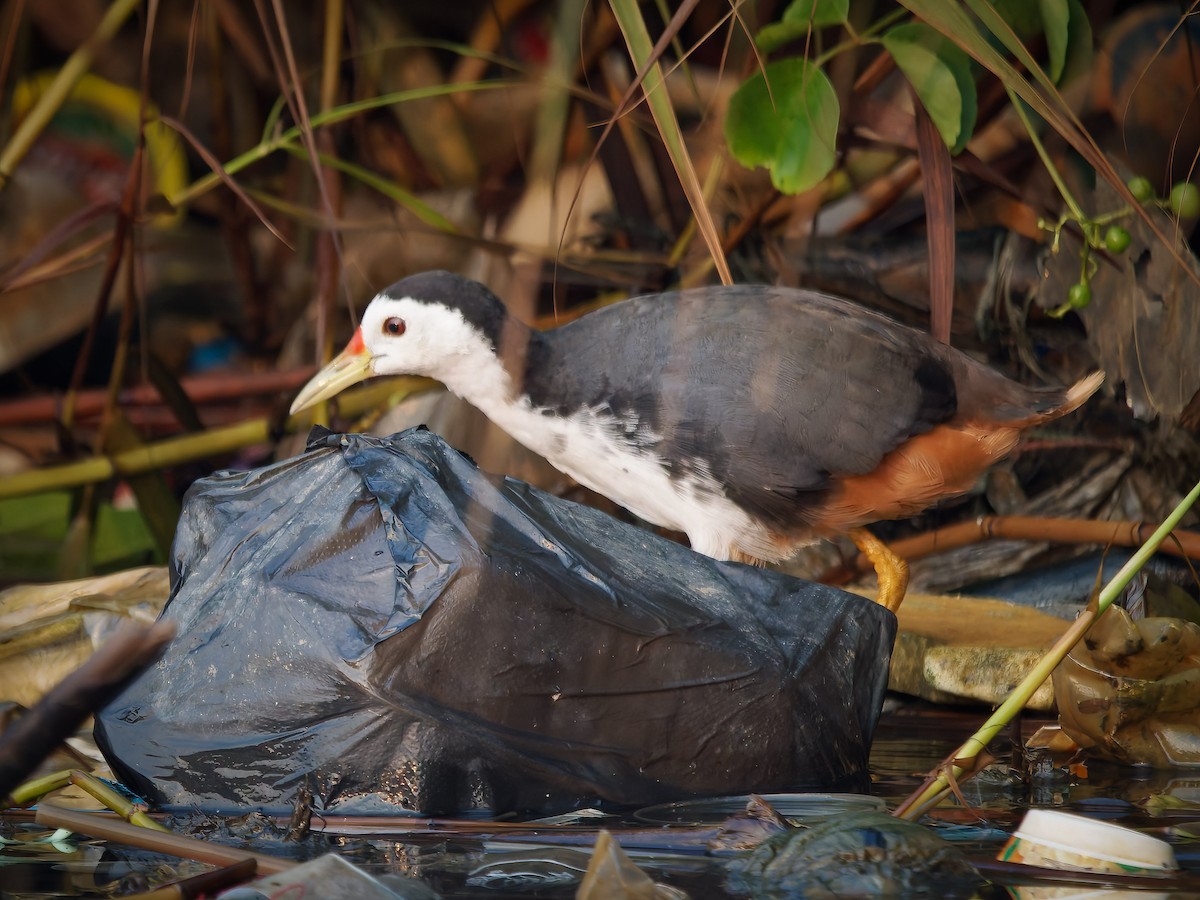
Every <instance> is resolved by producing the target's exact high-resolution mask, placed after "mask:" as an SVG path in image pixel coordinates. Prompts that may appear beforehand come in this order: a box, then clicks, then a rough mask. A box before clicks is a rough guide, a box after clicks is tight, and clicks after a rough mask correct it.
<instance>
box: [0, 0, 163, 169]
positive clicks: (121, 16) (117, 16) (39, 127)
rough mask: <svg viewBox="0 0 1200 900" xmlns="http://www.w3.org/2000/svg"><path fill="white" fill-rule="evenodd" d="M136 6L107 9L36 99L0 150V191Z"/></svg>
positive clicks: (121, 0) (123, 3)
mask: <svg viewBox="0 0 1200 900" xmlns="http://www.w3.org/2000/svg"><path fill="white" fill-rule="evenodd" d="M140 5H141V0H116V2H114V3H113V4H112V5H111V6H109V8H108V11H107V12H106V13H105V14H104V18H102V19H101V20H100V24H99V25H97V26H96V30H95V31H94V32H93V33H92V35H91V37H89V38H88V39H87V40H86V41H84V42H83V43H82V44H80V45H79V47H78V48H76V50H75V52H74V53H72V54H71V55H70V57H68V59H67V61H66V62H65V63H63V65H62V68H60V69H59V70H58V74H57V75H55V76H54V80H53V81H52V82H50V86H49V87H48V88H47V89H46V92H45V93H44V94H42V95H41V97H39V98H38V101H37V103H36V104H34V107H33V109H31V110H30V111H29V114H28V115H26V116H25V118H24V119H22V120H21V124H20V125H19V126H18V127H17V130H16V132H15V133H14V134H13V136H12V138H11V140H9V142H8V144H7V146H5V148H4V151H3V152H2V153H0V190H3V189H4V186H5V185H6V184H7V183H8V180H9V178H11V177H12V173H13V170H14V169H16V167H17V164H18V163H19V162H20V161H21V160H22V159H24V157H25V154H26V153H28V152H29V150H30V149H31V148H32V147H33V145H34V143H35V142H36V141H37V138H38V135H40V134H41V133H42V131H43V130H44V129H45V127H46V126H47V125H49V124H50V121H51V120H52V119H53V118H54V114H55V113H56V112H58V110H59V108H60V107H61V106H62V105H63V102H64V101H65V100H66V99H67V96H68V95H69V94H70V93H71V90H72V89H73V88H74V87H75V85H76V84H78V83H79V79H81V78H82V77H83V76H84V75H86V74H87V70H88V69H90V68H91V66H92V59H93V58H94V57H95V55H96V48H98V47H99V46H100V45H101V44H104V43H107V42H108V41H110V40H111V39H112V37H113V35H115V34H116V33H117V31H118V30H119V29H120V28H121V26H122V25H123V24H124V23H125V20H126V19H128V18H129V17H130V15H132V14H133V11H134V10H135V9H137V8H138V6H140Z"/></svg>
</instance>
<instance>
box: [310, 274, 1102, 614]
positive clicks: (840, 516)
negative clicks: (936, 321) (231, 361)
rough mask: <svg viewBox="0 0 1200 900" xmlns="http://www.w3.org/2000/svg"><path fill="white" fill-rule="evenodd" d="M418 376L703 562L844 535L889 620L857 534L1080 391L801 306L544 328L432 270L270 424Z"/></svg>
mask: <svg viewBox="0 0 1200 900" xmlns="http://www.w3.org/2000/svg"><path fill="white" fill-rule="evenodd" d="M397 374H408V375H425V376H428V377H430V378H434V379H437V380H438V381H440V382H442V383H443V384H444V385H445V386H446V387H447V388H449V389H450V390H451V391H452V392H454V393H455V394H458V395H459V396H461V397H462V398H463V399H465V400H467V401H468V402H469V403H471V404H473V405H474V406H476V407H478V408H479V409H480V410H481V411H482V412H483V413H484V414H486V415H487V416H488V418H490V419H491V420H492V421H493V422H495V423H496V424H497V425H499V426H500V427H501V428H503V429H504V430H505V431H506V432H508V433H509V434H510V435H511V436H512V437H513V438H515V439H516V440H518V441H520V442H521V443H522V444H524V445H525V446H527V447H528V448H530V449H531V450H533V451H535V452H536V453H539V454H541V455H542V456H544V457H545V458H546V459H547V460H549V461H550V462H551V463H552V464H553V465H555V466H556V467H557V468H559V469H561V470H562V471H563V472H565V473H567V474H568V475H570V476H571V477H572V478H574V479H576V480H577V481H578V482H580V483H581V484H583V485H585V486H587V487H589V488H591V489H592V490H594V491H597V492H598V493H600V494H603V495H604V496H606V497H609V498H610V499H612V500H613V501H615V502H616V503H619V504H620V505H621V506H624V507H625V508H627V509H628V510H630V511H631V512H633V513H635V514H636V515H638V516H640V517H641V518H642V519H645V520H646V521H647V522H650V523H652V524H655V525H660V526H663V527H666V528H671V529H675V530H676V531H682V532H684V533H686V534H687V536H688V538H689V540H690V541H691V544H692V547H693V549H695V550H696V551H698V552H700V553H704V554H707V555H708V556H712V557H715V558H717V559H731V560H740V561H742V562H776V561H779V560H782V559H785V558H786V557H788V556H790V555H791V554H792V552H793V551H794V550H795V549H797V548H798V547H800V546H802V545H805V544H808V543H811V542H812V541H813V540H815V539H817V538H820V537H826V536H832V535H836V534H838V533H848V534H850V536H851V537H852V538H853V539H854V540H855V543H856V544H858V546H859V547H860V549H862V550H863V551H864V552H865V553H867V555H868V556H870V557H871V559H872V561H873V562H874V563H875V567H876V571H877V572H878V574H879V576H880V602H881V603H883V604H884V605H886V606H888V607H889V608H892V609H894V608H895V607H896V606H897V605H898V604H899V602H900V600H901V599H902V598H903V596H904V588H905V585H906V583H907V567H906V566H905V565H904V564H903V563H902V562H901V561H900V560H898V559H897V558H896V557H895V556H894V555H892V554H891V553H890V551H888V550H887V549H886V547H884V546H883V545H882V543H880V542H879V541H877V540H875V539H874V538H872V537H871V535H870V533H869V532H867V531H866V530H865V529H863V528H862V527H861V526H863V525H865V524H866V523H868V522H874V521H878V520H880V519H889V518H897V517H902V516H907V515H914V514H916V513H917V512H919V511H921V510H923V509H925V508H926V507H927V506H929V505H930V504H932V503H934V502H935V501H936V500H938V499H940V498H942V497H946V496H950V495H953V494H958V493H962V492H964V491H966V490H968V489H969V488H970V487H971V486H972V484H973V483H974V482H975V479H976V477H977V476H978V475H979V474H980V473H981V472H982V471H983V470H984V469H986V468H987V467H988V466H990V465H991V464H992V463H994V462H996V461H997V460H999V459H1000V458H1002V457H1003V456H1005V455H1006V454H1007V453H1008V452H1009V451H1010V450H1012V448H1013V446H1014V445H1015V444H1016V443H1017V440H1018V438H1019V436H1020V433H1021V431H1022V430H1023V429H1025V428H1028V427H1029V426H1031V425H1036V424H1038V423H1041V422H1046V421H1048V420H1050V419H1054V418H1056V417H1058V416H1061V415H1064V414H1065V413H1068V412H1070V411H1071V410H1073V409H1075V408H1076V407H1078V406H1079V405H1080V404H1081V403H1083V402H1084V401H1085V400H1086V399H1087V398H1088V397H1089V396H1091V394H1092V393H1093V392H1095V390H1096V389H1097V388H1098V387H1099V386H1100V383H1101V381H1102V380H1103V373H1100V372H1096V373H1094V374H1092V375H1090V376H1088V377H1086V378H1084V379H1082V380H1081V381H1079V382H1078V383H1076V384H1075V385H1073V386H1072V387H1070V388H1066V389H1060V388H1045V387H1032V388H1031V387H1025V386H1023V385H1020V384H1018V383H1016V382H1015V381H1012V380H1010V379H1008V378H1006V377H1004V376H1003V375H1001V374H999V373H998V372H995V371H993V370H992V369H990V368H988V367H987V366H985V365H983V364H981V363H978V362H976V361H974V360H973V359H971V358H970V357H968V356H966V355H965V354H963V353H962V352H960V351H958V350H955V349H953V348H951V347H948V346H946V345H944V344H941V343H939V342H938V341H936V340H934V339H933V338H932V337H930V336H929V335H927V334H924V333H922V332H920V331H917V330H915V329H912V328H908V327H906V326H904V325H901V324H900V323H898V322H895V321H893V320H891V319H889V318H887V317H886V316H883V315H879V314H877V313H873V312H870V311H868V310H865V309H863V308H861V307H859V306H856V305H854V304H852V303H850V302H848V301H845V300H840V299H838V298H836V297H831V296H827V295H825V294H820V293H816V292H813V291H807V290H797V289H792V288H782V287H770V286H764V285H739V286H733V287H703V288H696V289H692V290H685V291H680V292H677V293H665V294H657V295H649V296H644V297H637V298H634V299H631V300H627V301H625V302H622V303H615V304H613V305H611V306H608V307H605V308H603V309H600V310H598V311H596V312H592V313H589V314H588V315H585V316H583V317H581V318H579V319H577V320H575V321H573V322H571V323H569V324H567V325H564V326H562V327H560V328H555V329H553V330H551V331H544V332H543V331H538V330H536V329H532V328H529V327H527V326H526V325H524V324H522V323H521V322H518V321H517V320H515V319H514V318H512V317H510V316H509V315H508V313H507V311H506V310H505V307H504V305H503V304H502V303H501V302H500V300H499V299H497V298H496V296H495V295H494V294H492V293H491V291H489V290H488V289H487V288H486V287H484V286H483V285H481V284H479V283H477V282H474V281H470V280H468V279H466V278H461V277H459V276H457V275H453V274H450V273H448V272H427V273H423V274H420V275H414V276H411V277H409V278H405V279H404V280H403V281H399V282H397V283H396V284H393V285H392V286H391V287H389V288H387V290H385V291H383V292H382V293H380V294H378V295H377V296H376V297H375V298H374V300H372V301H371V304H370V305H369V306H368V307H367V310H366V312H365V313H364V315H363V319H362V324H361V326H360V327H359V329H358V331H356V332H355V334H354V337H353V338H352V339H351V340H350V343H349V344H348V345H347V347H346V349H345V350H343V351H342V353H341V354H340V355H339V356H338V357H337V358H336V359H334V360H333V361H332V362H330V363H329V365H327V366H326V367H325V368H324V369H322V370H321V371H320V372H319V373H318V374H317V375H316V376H315V377H314V378H313V379H312V381H310V382H309V383H308V384H307V385H305V387H304V388H303V390H301V392H300V394H299V396H297V398H296V401H295V403H293V404H292V412H293V413H295V412H297V411H299V410H301V409H304V408H306V407H308V406H311V405H313V404H314V403H317V402H318V401H320V400H323V399H326V398H328V397H331V396H333V395H334V394H336V393H338V392H339V391H341V390H343V389H344V388H346V387H348V386H349V385H351V384H354V383H356V382H359V381H362V380H363V379H365V378H368V377H370V376H372V375H397Z"/></svg>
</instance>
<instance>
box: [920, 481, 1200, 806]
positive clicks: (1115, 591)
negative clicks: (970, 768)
mask: <svg viewBox="0 0 1200 900" xmlns="http://www.w3.org/2000/svg"><path fill="white" fill-rule="evenodd" d="M1197 499H1200V482H1197V484H1196V486H1195V487H1193V488H1192V490H1191V491H1190V492H1189V493H1188V495H1187V496H1186V497H1184V498H1183V500H1181V501H1180V502H1179V505H1178V506H1176V507H1175V509H1173V510H1172V511H1171V514H1170V515H1169V516H1167V518H1166V519H1165V520H1164V521H1163V523H1162V524H1161V525H1159V526H1158V528H1157V529H1155V532H1154V534H1152V535H1150V539H1149V540H1147V541H1146V543H1145V544H1143V545H1142V546H1141V547H1140V548H1139V549H1138V551H1137V552H1136V553H1134V554H1133V556H1131V557H1130V558H1129V561H1128V562H1126V563H1125V565H1123V566H1122V567H1121V570H1120V571H1119V572H1117V574H1116V575H1115V576H1114V577H1113V579H1112V580H1111V581H1109V583H1108V584H1106V585H1105V586H1104V588H1103V590H1101V591H1100V593H1099V595H1098V596H1097V598H1096V602H1095V605H1094V606H1091V605H1089V607H1088V608H1087V609H1086V610H1084V612H1083V613H1082V614H1081V615H1080V616H1079V618H1078V619H1076V620H1075V622H1074V623H1072V625H1071V627H1070V628H1068V629H1067V631H1066V632H1065V633H1064V634H1063V636H1062V637H1061V638H1059V640H1058V642H1057V643H1055V645H1054V646H1053V647H1052V648H1050V650H1049V652H1047V653H1046V655H1045V656H1043V657H1042V658H1041V659H1040V660H1039V661H1038V663H1037V665H1035V666H1034V667H1033V669H1032V670H1031V671H1030V672H1029V674H1027V675H1026V676H1025V677H1024V678H1023V679H1022V680H1021V683H1020V684H1018V685H1017V686H1016V687H1015V688H1014V689H1013V691H1012V693H1011V694H1009V695H1008V698H1007V699H1006V700H1005V701H1004V702H1003V703H1002V704H1000V706H999V708H998V709H997V710H996V711H995V712H994V713H992V715H991V717H989V718H988V720H987V721H986V722H984V724H983V726H982V727H981V728H980V729H979V730H978V731H976V732H975V734H973V735H972V736H971V737H969V738H967V740H966V741H964V742H963V745H962V746H961V747H959V748H958V750H956V751H955V752H954V753H952V754H950V756H949V757H947V760H948V764H947V766H946V768H948V769H949V771H950V774H949V775H946V774H945V772H942V773H939V774H938V775H937V777H936V778H934V779H932V780H931V781H930V782H929V783H928V784H926V785H925V787H924V788H923V789H921V791H920V792H919V793H918V794H915V795H914V796H913V797H911V798H909V800H906V801H905V802H904V803H903V804H902V805H901V806H900V808H899V809H897V810H896V815H897V816H900V817H901V818H904V819H915V818H917V817H918V816H919V815H921V813H923V812H924V811H925V810H927V809H929V808H930V807H931V806H933V805H935V804H936V803H937V802H938V801H939V800H941V799H942V798H943V797H944V796H946V794H948V793H949V791H950V783H951V781H952V780H955V779H958V778H960V777H961V776H962V775H963V773H964V772H965V771H966V766H965V765H960V764H959V762H960V761H961V762H963V763H966V762H969V761H972V760H974V759H976V758H977V757H978V756H979V754H980V753H982V752H983V751H984V749H986V747H987V745H988V743H989V742H990V741H991V740H992V739H993V738H994V737H995V736H996V735H997V734H999V733H1000V730H1001V729H1002V728H1004V727H1005V726H1006V725H1007V724H1008V723H1009V722H1011V721H1012V719H1013V717H1014V716H1015V715H1016V714H1017V713H1018V712H1020V711H1021V709H1022V708H1024V706H1025V704H1026V703H1027V702H1029V698H1030V697H1032V696H1033V694H1034V692H1035V691H1036V690H1037V689H1038V688H1039V687H1041V685H1042V683H1043V682H1045V680H1046V679H1047V678H1049V677H1050V674H1051V673H1052V672H1053V671H1054V669H1055V668H1056V667H1057V666H1058V664H1059V663H1060V662H1062V661H1063V659H1065V658H1066V656H1067V654H1068V653H1070V652H1071V649H1072V648H1073V647H1074V646H1075V644H1076V643H1078V641H1079V639H1080V638H1081V637H1083V635H1084V634H1085V633H1086V632H1087V630H1088V628H1089V627H1090V626H1091V624H1092V622H1094V621H1095V620H1096V618H1097V617H1099V616H1100V615H1101V614H1102V613H1103V612H1104V611H1105V610H1106V609H1108V608H1109V607H1110V606H1112V603H1113V601H1114V600H1116V599H1117V597H1119V596H1121V592H1122V591H1124V590H1125V588H1126V587H1127V586H1128V585H1129V582H1130V581H1132V580H1133V576H1134V575H1136V574H1137V573H1138V572H1139V571H1140V570H1141V569H1142V567H1143V566H1145V565H1146V563H1147V561H1148V560H1149V559H1150V557H1151V556H1153V555H1154V553H1155V551H1157V550H1158V548H1159V545H1161V544H1162V542H1163V541H1164V540H1166V539H1167V536H1168V535H1170V533H1171V532H1172V531H1174V530H1175V527H1176V526H1177V525H1178V524H1179V522H1180V520H1181V519H1182V518H1183V517H1184V516H1185V515H1186V514H1187V512H1188V510H1190V509H1191V508H1192V506H1193V504H1195V502H1196V500H1197Z"/></svg>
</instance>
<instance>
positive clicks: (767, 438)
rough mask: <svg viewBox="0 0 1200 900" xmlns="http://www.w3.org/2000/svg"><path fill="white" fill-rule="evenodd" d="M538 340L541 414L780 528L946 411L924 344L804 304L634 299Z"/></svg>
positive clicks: (882, 323)
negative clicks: (581, 423)
mask: <svg viewBox="0 0 1200 900" xmlns="http://www.w3.org/2000/svg"><path fill="white" fill-rule="evenodd" d="M547 337H548V338H549V341H548V345H549V346H550V347H551V348H552V353H551V354H550V359H548V360H546V363H547V364H546V365H543V366H542V368H541V376H540V377H542V378H543V379H544V383H543V384H542V385H541V386H540V388H539V390H540V391H541V398H542V400H543V401H544V402H545V403H546V405H549V406H555V405H556V404H557V405H558V407H559V408H560V409H562V410H563V411H566V408H567V406H568V405H569V404H570V403H573V402H575V401H576V400H578V399H579V398H585V399H586V402H587V403H588V404H590V405H592V406H594V407H595V406H607V407H609V408H610V409H611V410H612V412H613V414H614V415H615V416H617V417H618V418H620V419H623V420H624V421H636V422H637V424H638V426H639V429H640V430H641V435H640V439H642V440H643V441H648V442H649V446H651V448H652V449H653V450H654V451H655V452H657V453H658V454H659V455H660V456H661V457H662V458H663V459H664V465H665V466H667V467H668V468H669V470H670V471H671V472H672V474H675V475H679V476H684V475H687V474H689V473H699V474H705V475H708V476H710V477H711V478H712V479H714V480H715V481H716V482H718V483H719V484H720V485H721V486H722V487H723V489H724V491H725V493H726V494H727V495H728V496H730V497H731V498H732V499H734V500H736V501H737V502H738V503H739V504H740V505H742V506H743V507H745V508H747V509H748V510H750V511H751V512H755V513H757V514H759V515H762V516H764V517H766V518H768V519H769V520H780V521H794V520H795V517H796V515H797V513H798V512H801V510H800V509H799V508H798V507H804V506H807V505H810V504H813V505H815V504H817V503H819V502H820V499H821V497H822V496H823V495H824V493H825V492H826V491H827V490H828V489H829V488H830V487H831V486H832V485H833V484H834V483H835V481H836V479H837V478H838V477H839V476H847V475H856V474H862V473H866V472H870V471H872V470H873V469H875V468H876V467H877V466H878V465H879V462H880V461H881V460H882V458H883V457H884V455H885V454H887V453H888V452H889V451H890V450H892V449H894V448H895V447H896V446H898V445H899V444H901V443H903V442H904V441H905V440H906V439H907V438H909V437H911V436H912V435H914V434H919V433H921V432H924V431H927V430H929V429H930V428H932V427H933V426H935V425H936V424H938V423H939V422H942V421H945V420H946V419H948V418H950V417H951V416H952V415H953V414H954V412H955V388H954V379H953V377H952V374H951V371H950V367H949V366H948V365H947V364H946V363H945V362H944V361H943V356H942V353H941V351H940V350H939V349H938V347H937V345H936V344H935V343H934V342H933V341H932V339H931V338H929V337H928V336H927V335H924V334H922V333H920V332H917V331H915V330H913V329H909V328H906V327H904V326H902V325H900V324H898V323H895V322H893V321H891V320H890V319H887V318H885V317H883V316H879V315H877V314H874V313H871V312H869V311H867V310H865V309H862V308H860V307H857V306H855V305H854V304H851V303H849V302H847V301H843V300H839V299H837V298H832V297H828V296H826V295H822V294H817V293H814V292H810V291H800V290H794V289H787V288H769V287H762V286H758V287H743V286H735V287H726V288H700V289H696V290H691V291H684V292H680V293H676V294H664V295H654V296H647V297H639V298H635V299H634V300H630V301H627V302H625V303H620V304H615V305H614V306H612V307H608V308H606V309H604V310H601V311H599V312H596V313H592V314H590V315H588V316H585V317H583V318H582V319H580V320H578V321H577V322H575V323H572V324H571V325H568V326H565V327H564V328H562V329H558V330H556V331H554V332H551V333H550V334H549V335H548V336H547ZM535 399H536V398H535Z"/></svg>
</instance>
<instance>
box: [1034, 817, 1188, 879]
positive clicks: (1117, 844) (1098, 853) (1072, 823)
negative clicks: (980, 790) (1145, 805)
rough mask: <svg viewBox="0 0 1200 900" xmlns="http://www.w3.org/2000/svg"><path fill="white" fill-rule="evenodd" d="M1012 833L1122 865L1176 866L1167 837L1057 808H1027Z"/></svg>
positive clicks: (1156, 867)
mask: <svg viewBox="0 0 1200 900" xmlns="http://www.w3.org/2000/svg"><path fill="white" fill-rule="evenodd" d="M1014 836H1015V837H1018V838H1020V839H1021V840H1023V841H1032V842H1035V843H1038V844H1044V845H1045V846H1047V847H1053V848H1055V849H1057V850H1067V851H1071V852H1074V853H1082V854H1084V855H1086V856H1092V857H1095V858H1096V859H1103V860H1106V861H1108V862H1114V863H1116V864H1117V865H1121V866H1132V867H1135V868H1139V869H1178V868H1179V864H1178V863H1177V862H1176V861H1175V852H1174V851H1173V850H1172V849H1171V845H1170V844H1168V843H1167V842H1166V841H1160V840H1159V839H1158V838H1152V837H1150V835H1148V834H1142V833H1141V832H1140V831H1134V830H1133V829H1132V828H1125V827H1123V826H1121V825H1114V824H1112V823H1111V822H1101V821H1099V820H1097V819H1089V818H1088V817H1087V816H1077V815H1073V814H1072V813H1065V812H1059V811H1058V810H1056V809H1031V810H1029V812H1027V813H1025V818H1024V819H1022V820H1021V824H1020V825H1019V826H1018V827H1017V830H1016V832H1014Z"/></svg>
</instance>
